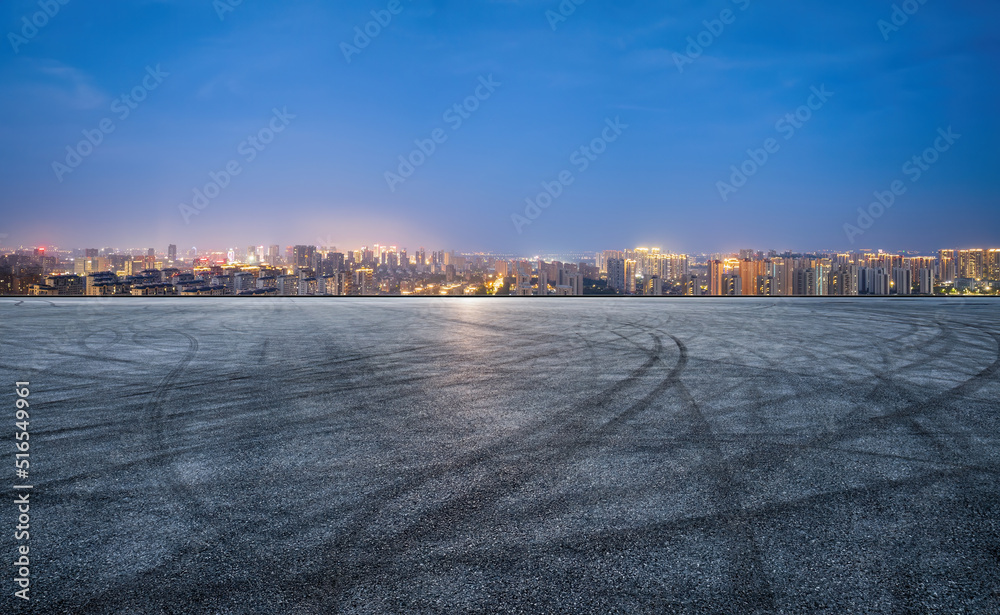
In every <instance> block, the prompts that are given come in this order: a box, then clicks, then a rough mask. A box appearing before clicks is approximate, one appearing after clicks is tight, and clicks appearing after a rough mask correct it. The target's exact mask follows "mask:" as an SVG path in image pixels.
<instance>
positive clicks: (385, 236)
mask: <svg viewBox="0 0 1000 615" xmlns="http://www.w3.org/2000/svg"><path fill="white" fill-rule="evenodd" d="M47 1H48V0H43V4H45V3H46V2H47ZM51 2H54V3H56V4H57V5H58V7H59V9H58V12H55V14H54V15H52V16H51V17H47V19H45V18H37V21H38V22H40V23H44V25H43V26H42V27H39V28H37V31H35V32H34V33H33V34H32V31H31V29H30V28H29V29H28V31H27V32H25V30H24V21H23V20H24V19H25V18H27V19H28V20H29V21H30V20H31V19H32V17H34V16H36V14H37V13H38V12H39V11H40V10H42V9H40V7H39V4H38V2H37V1H36V2H24V1H15V2H8V3H6V4H5V5H4V7H3V8H2V9H0V19H2V31H3V32H4V33H13V35H11V34H6V36H5V40H4V47H3V48H2V49H0V88H2V92H3V96H2V97H0V118H2V119H0V133H2V136H3V143H4V148H3V149H2V151H0V157H2V159H0V194H2V204H0V207H2V218H0V234H2V233H6V234H7V235H8V237H7V238H6V239H5V240H4V242H5V243H6V244H8V245H9V244H12V243H13V244H25V245H35V244H47V245H53V244H56V245H60V246H64V247H85V246H108V245H114V246H122V247H125V246H135V247H145V246H155V247H157V248H158V249H160V250H162V249H164V248H165V246H166V244H168V243H176V244H178V245H180V246H182V247H183V248H187V247H190V246H199V247H212V248H226V247H230V246H246V245H251V244H258V245H259V244H271V243H277V244H282V245H285V244H291V243H324V244H325V243H331V244H335V245H338V246H345V247H353V246H359V245H362V244H372V243H377V242H383V243H392V244H398V245H400V246H406V247H409V248H410V249H411V250H413V249H415V248H417V247H420V246H425V247H427V248H428V249H432V248H433V249H437V248H449V249H451V248H454V249H459V250H474V249H476V250H491V251H510V252H524V253H534V252H555V251H565V250H597V249H611V248H622V247H632V246H638V245H658V246H662V247H664V248H667V249H674V250H679V251H688V252H715V251H728V250H736V249H739V248H743V247H754V248H758V249H769V248H775V249H779V250H784V249H849V248H852V249H859V248H882V249H886V250H902V249H912V250H924V251H930V250H935V249H938V248H943V247H973V246H978V247H996V246H998V245H1000V233H998V230H1000V207H997V204H998V199H997V195H998V189H1000V179H998V178H1000V173H998V172H997V166H998V162H1000V155H998V143H1000V141H998V138H1000V129H998V128H1000V126H998V120H997V115H996V112H995V110H996V109H997V108H1000V104H998V103H1000V100H998V99H1000V96H998V94H1000V92H998V88H1000V86H998V79H997V69H998V67H1000V62H998V60H1000V38H998V37H997V36H996V35H995V28H996V25H997V24H998V23H1000V19H998V17H1000V5H997V4H995V3H985V2H978V1H957V2H944V0H926V2H925V3H924V4H923V5H919V3H915V4H914V6H919V9H918V10H917V11H916V12H915V13H913V14H912V15H907V19H906V22H905V23H901V25H900V26H899V27H898V30H894V31H884V30H880V27H879V21H880V20H884V21H885V22H889V21H890V20H891V16H892V13H893V3H892V2H881V1H871V0H867V1H863V2H862V1H859V0H848V1H844V2H840V3H815V4H813V3H809V4H805V5H804V4H803V3H799V2H790V1H789V2H785V1H777V2H762V1H760V0H738V1H733V0H719V1H714V2H671V3H664V2H654V1H632V2H615V3H613V4H612V3H608V2H599V1H598V0H587V1H586V2H584V3H583V4H581V5H578V6H575V5H574V6H575V10H574V11H573V12H572V14H568V15H567V16H565V19H564V20H559V21H556V20H554V19H553V18H552V15H553V14H558V11H559V10H560V2H558V1H543V0H537V1H536V0H521V1H517V0H507V1H501V0H493V1H484V0H480V1H468V0H466V1H464V2H459V1H457V0H455V1H448V0H439V1H434V0H426V1H421V0H412V1H411V0H399V9H398V14H395V15H391V20H388V23H387V25H385V26H378V27H376V26H375V25H374V24H371V23H370V22H372V21H373V20H374V19H375V17H373V15H372V11H376V12H377V13H378V12H380V11H386V10H387V8H392V7H390V2H389V0H377V1H371V2H368V1H364V2H362V1H342V2H318V1H306V0H286V1H283V2H276V1H264V0H256V1H254V0H244V1H243V2H242V3H240V4H238V5H237V6H235V7H229V8H231V9H232V10H226V11H224V12H221V13H220V9H219V5H220V3H226V2H228V0H220V2H212V0H173V1H168V0H160V1H156V0H133V1H131V2H125V1H115V0H110V1H106V2H101V3H93V2H83V1H82V0H68V2H66V4H65V5H62V4H58V0H51ZM226 6H228V4H227V5H226ZM726 10H728V11H731V12H730V13H723V11H726ZM549 11H553V12H555V13H550V12H549ZM50 12H53V9H52V8H50ZM564 12H565V13H569V11H568V10H567V11H564ZM220 14H221V17H220ZM381 17H382V19H383V21H387V19H386V13H381ZM723 18H724V19H723ZM715 20H719V22H718V23H713V22H714V21H715ZM706 21H708V22H709V24H708V25H706V24H705V22H706ZM722 21H728V22H730V23H722ZM897 22H901V20H900V19H899V18H898V16H897ZM553 25H554V26H555V27H554V28H553ZM366 26H367V27H368V29H369V32H372V33H377V35H376V36H374V37H371V39H370V40H369V41H368V42H367V44H366V46H365V47H364V48H363V49H362V48H360V46H359V47H357V48H356V49H355V51H356V52H357V53H354V52H350V53H349V55H350V56H351V57H350V61H348V59H347V58H346V57H345V48H344V44H345V43H347V44H351V45H353V42H354V40H355V38H356V33H357V31H356V30H355V28H360V29H362V30H363V29H364V28H365V27H366ZM709 28H711V29H712V30H715V32H716V33H717V34H713V33H711V32H709V31H708V30H709ZM25 34H31V36H26V35H25ZM886 35H887V36H886ZM699 36H700V37H701V40H702V42H706V41H707V42H710V44H709V45H708V46H707V47H705V48H704V49H702V50H701V52H700V54H699V52H698V49H697V48H694V47H690V43H689V40H688V37H691V39H692V40H695V41H697V40H698V38H699ZM886 38H888V40H886ZM359 42H360V43H362V44H364V43H365V41H364V40H363V39H359ZM15 48H16V49H15ZM689 52H692V53H690V55H687V54H688V53H689ZM678 58H684V59H682V60H680V61H679V60H678ZM679 64H680V66H681V67H682V68H683V70H681V68H679ZM157 67H159V70H158V72H159V75H160V77H159V78H158V79H159V81H157V79H153V78H147V75H149V74H150V72H148V71H150V70H152V72H153V73H156V72H157ZM164 73H166V76H164ZM491 77H492V82H493V83H495V84H499V85H495V86H493V87H492V88H491V90H492V91H490V90H486V89H483V88H480V83H481V81H480V80H481V79H482V80H487V82H488V81H489V80H490V78H491ZM144 80H145V85H144ZM154 84H155V89H146V86H148V85H154ZM824 87H825V90H826V91H828V92H831V93H832V95H831V96H830V97H829V98H828V100H826V101H825V102H822V103H818V99H816V98H813V99H812V100H810V95H811V92H812V88H824ZM135 88H139V91H138V94H139V96H140V97H143V96H144V100H142V102H139V103H132V105H133V106H134V107H135V108H134V109H132V108H128V111H129V113H128V115H127V117H123V115H124V113H123V109H125V108H126V107H128V106H129V105H128V104H127V103H126V102H124V101H123V100H122V99H121V96H122V95H128V94H129V93H130V92H132V91H133V90H134V89H135ZM477 88H479V89H478V92H479V94H481V95H482V96H481V98H484V99H469V100H471V103H474V104H471V107H475V110H474V111H471V112H465V115H467V116H468V117H465V118H462V123H461V125H460V126H456V123H457V122H454V121H449V118H450V120H454V118H455V114H454V113H455V112H453V113H452V115H450V116H446V112H447V111H448V110H449V109H452V108H453V107H454V105H456V104H459V105H462V104H464V103H465V101H466V100H467V99H468V98H469V97H470V96H475V94H476V92H477ZM808 102H812V103H813V104H814V107H816V108H815V109H811V110H809V111H808V113H807V115H808V120H807V121H804V122H801V123H800V127H798V128H796V129H795V132H794V135H791V136H790V138H786V137H787V136H789V135H788V130H787V126H788V125H787V124H785V125H784V128H785V130H780V129H779V126H781V125H780V124H778V122H779V121H780V120H781V119H782V118H783V117H784V116H785V115H786V114H788V113H794V112H796V110H797V109H799V108H800V107H801V106H802V105H805V104H807V103H808ZM275 109H277V110H278V111H279V112H281V113H280V115H281V117H282V118H283V119H282V120H281V121H279V122H278V123H274V122H273V121H272V119H273V118H274V117H275V115H274V110H275ZM800 112H801V110H800ZM290 116H294V118H291V117H290ZM616 118H617V120H618V122H619V124H621V125H624V126H627V128H623V129H622V130H621V131H620V132H621V134H620V135H615V136H616V138H615V140H614V141H613V142H607V143H600V142H598V143H597V144H596V145H597V146H598V149H603V151H602V153H600V155H594V154H592V155H591V156H590V158H592V159H588V160H587V162H588V165H587V167H586V168H585V169H583V168H581V167H582V165H581V164H579V162H580V160H581V154H580V153H579V148H581V147H583V146H588V144H592V143H593V142H594V140H595V139H602V138H603V136H608V135H609V134H611V133H608V132H606V131H605V127H606V126H607V122H608V121H611V122H614V121H615V120H616ZM105 119H106V120H108V122H110V124H109V123H107V122H105V124H104V126H105V127H109V126H110V127H113V132H109V133H107V134H103V133H102V131H101V125H102V120H105ZM286 124H287V125H286ZM272 125H273V126H272ZM269 127H278V128H281V129H282V130H281V132H277V133H275V134H270V135H269V134H267V130H268V129H269ZM948 127H952V129H953V132H954V133H956V134H959V135H961V137H960V138H958V139H957V140H953V141H954V143H952V144H951V145H950V146H949V147H948V149H947V151H944V152H940V151H939V152H937V153H936V154H935V155H934V156H933V157H932V158H934V159H935V161H934V162H933V164H930V165H927V169H926V170H924V171H922V172H921V174H920V177H919V180H918V181H913V176H912V175H907V174H906V173H904V170H903V165H904V163H906V162H907V161H909V160H911V159H912V157H913V156H915V155H922V154H923V152H925V150H927V148H930V147H933V146H934V143H935V140H936V139H937V138H938V136H939V133H938V130H939V129H947V128H948ZM95 130H96V131H98V132H97V133H95V132H94V131H95ZM261 130H264V131H265V133H264V135H263V137H264V138H265V139H268V140H269V142H268V143H267V144H266V145H260V146H259V147H257V148H254V147H253V146H252V145H248V144H245V142H246V140H247V139H248V137H251V136H252V135H259V134H260V131H261ZM436 130H438V131H440V132H438V133H436V134H437V136H439V137H442V136H443V139H442V140H443V142H441V143H436V144H435V146H434V152H433V154H431V155H430V156H425V157H424V160H422V161H421V157H420V155H417V156H415V158H414V160H417V161H421V162H422V164H420V165H419V166H415V167H414V169H413V173H412V175H411V176H410V177H408V178H407V179H406V180H405V181H404V182H401V183H400V182H392V181H391V178H390V180H387V177H386V173H387V172H391V173H397V174H398V172H399V170H400V169H399V168H398V167H399V166H400V162H399V157H400V156H404V157H408V156H410V154H411V153H412V152H413V151H414V150H415V149H417V143H416V142H417V141H424V142H425V143H424V145H425V148H426V147H428V146H427V144H426V140H427V139H432V135H434V134H435V131H436ZM83 131H88V132H89V133H90V134H91V136H92V137H93V136H95V135H96V134H98V133H101V135H102V137H103V138H102V139H100V141H101V142H100V144H99V145H97V146H96V147H93V148H88V147H87V146H86V145H84V146H83V148H82V149H81V148H80V142H81V141H82V140H83V139H84V138H85V135H84V134H83ZM271 137H273V140H271V139H270V138H271ZM768 139H774V140H775V143H776V144H777V145H778V148H777V151H775V152H773V153H771V154H768V159H767V161H766V163H764V164H762V165H757V167H758V168H756V170H755V171H756V172H755V173H754V175H753V176H752V177H749V178H747V181H746V183H745V185H743V186H742V187H740V188H738V189H737V190H736V191H735V192H733V191H728V192H727V191H726V190H724V189H723V190H722V192H727V194H726V198H725V200H724V199H723V198H722V197H721V196H720V185H719V182H726V183H731V179H732V178H731V175H732V170H731V167H732V166H734V165H735V166H737V167H739V166H741V165H742V164H743V163H744V162H745V161H747V160H748V159H749V158H750V154H748V151H747V150H758V149H761V148H762V147H763V146H764V144H765V142H766V141H767V140H768ZM93 140H97V139H96V137H95V138H94V139H93ZM939 143H941V142H940V141H939ZM68 147H69V148H70V149H71V150H73V149H75V150H77V151H76V153H77V154H80V153H86V154H87V155H85V156H81V157H80V159H79V160H75V159H73V158H72V154H71V153H70V152H68V151H67V148H68ZM248 147H249V148H251V149H254V150H255V151H254V153H255V157H254V158H253V159H252V160H249V156H248V155H247V152H248V151H249V150H248V149H247V148H248ZM91 149H92V150H93V151H90V150H91ZM574 152H577V154H576V155H575V156H574ZM932 153H933V152H932ZM758 156H759V154H758ZM574 160H575V161H576V162H575V163H574V162H573V161H574ZM68 162H74V163H77V164H76V166H75V167H73V168H72V170H71V171H67V170H66V169H67V168H68V167H69V166H70V165H69V164H68ZM230 163H234V164H236V165H237V166H236V167H235V168H238V169H239V175H236V176H235V177H231V179H230V181H229V182H228V184H227V185H226V186H225V187H223V188H222V189H221V190H219V191H218V195H217V196H215V197H214V198H212V199H209V200H208V201H207V206H205V207H204V208H203V209H196V211H197V213H192V211H191V209H187V214H188V215H187V216H186V218H187V219H185V215H184V214H183V208H181V207H180V206H181V204H185V205H187V206H192V201H193V199H194V190H195V189H196V188H197V189H202V190H204V189H205V187H206V184H209V183H210V182H211V181H213V180H212V178H211V176H210V174H211V173H214V174H215V177H216V178H219V177H221V176H220V175H219V173H220V172H223V171H224V170H225V169H226V166H227V165H228V164H230ZM60 164H61V165H66V166H65V167H60V166H59V165H60ZM754 164H755V165H756V163H754ZM752 166H753V165H751V166H750V167H748V168H752ZM566 172H569V173H570V175H571V177H572V183H571V184H569V185H566V186H563V187H562V190H561V192H559V191H558V190H553V191H554V192H559V196H558V197H557V198H555V199H552V203H551V205H549V206H548V207H546V208H545V209H537V210H530V208H529V211H526V207H527V203H526V199H527V198H531V199H533V200H534V199H535V198H536V197H537V195H538V194H539V193H540V192H541V191H542V189H543V188H542V184H543V182H544V183H548V184H550V185H552V182H557V181H558V178H559V176H560V174H561V173H562V174H564V177H566V175H565V173H566ZM897 180H898V181H901V182H903V185H904V186H905V188H906V192H905V193H904V194H902V195H900V196H899V197H898V198H897V199H896V202H895V203H894V205H893V206H892V207H891V208H890V209H888V210H886V211H885V212H884V214H883V215H881V216H879V217H877V218H875V219H873V220H872V224H871V225H870V226H869V227H868V228H866V229H864V233H863V234H862V235H855V236H853V239H854V242H853V243H852V242H851V241H849V237H848V233H846V232H845V228H844V225H845V224H852V225H855V226H857V225H858V217H859V213H858V208H859V207H863V208H866V209H867V208H868V206H869V204H870V203H871V202H872V201H873V200H874V193H875V192H876V191H885V190H889V189H890V186H891V185H892V183H893V182H894V181H897ZM220 183H225V182H222V181H220ZM390 183H392V184H393V188H394V190H391V189H390ZM209 190H210V191H211V190H212V188H209ZM543 202H545V203H546V204H547V199H543ZM529 214H531V215H529ZM512 216H521V218H517V217H514V218H512ZM532 218H533V219H532ZM528 222H530V223H528ZM858 228H860V227H858Z"/></svg>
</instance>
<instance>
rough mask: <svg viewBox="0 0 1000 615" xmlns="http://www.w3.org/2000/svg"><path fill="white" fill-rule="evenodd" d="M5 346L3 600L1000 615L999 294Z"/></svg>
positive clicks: (94, 609)
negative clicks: (15, 564)
mask: <svg viewBox="0 0 1000 615" xmlns="http://www.w3.org/2000/svg"><path fill="white" fill-rule="evenodd" d="M0 353H2V354H0V378H2V380H0V391H3V390H4V389H5V388H6V392H3V393H2V394H0V404H2V405H3V406H5V407H7V408H8V410H4V411H3V412H2V413H0V416H4V417H7V418H5V419H3V420H4V421H7V422H8V423H9V424H8V425H7V426H5V427H3V428H2V429H0V433H5V434H8V435H7V436H4V438H8V439H9V440H10V442H9V444H7V443H3V444H0V451H3V452H2V455H0V467H9V468H10V470H9V474H8V471H3V472H0V480H2V481H3V483H0V484H4V485H5V486H4V490H5V491H7V490H8V487H7V485H11V486H12V485H14V484H15V476H14V468H13V464H14V446H13V445H14V438H13V436H12V434H13V430H14V426H13V422H14V419H13V412H14V400H15V396H14V393H13V383H14V382H16V381H30V383H31V385H30V386H31V396H30V400H31V423H30V437H31V439H30V442H31V468H30V472H31V476H30V480H31V484H32V485H33V486H34V491H33V492H32V495H31V538H30V549H31V555H32V558H31V560H32V566H31V575H32V585H31V596H32V600H31V602H30V605H26V604H25V603H24V602H23V601H21V600H18V599H15V598H14V596H13V594H14V591H15V590H16V589H17V587H16V586H15V584H14V583H13V582H12V581H11V579H12V567H10V566H9V565H8V566H5V567H4V569H2V570H3V572H2V585H3V593H2V595H0V612H4V613H7V612H11V613H29V612H30V613H70V614H73V615H77V614H89V613H127V614H146V613H151V614H157V613H177V614H197V613H222V614H229V613H234V614H235V613H280V614H297V613H309V614H312V613H449V614H451V613H807V612H825V613H836V614H847V613H948V614H953V613H1000V521H998V520H1000V480H998V472H1000V441H998V438H1000V416H998V411H1000V395H998V394H1000V302H996V301H990V300H985V301H962V300H955V301H941V300H927V299H923V300H893V301H890V300H860V299H845V300H833V299H830V300H826V299H816V300H771V299H759V300H757V299H748V300H735V301H712V300H700V299H699V300H667V301H649V300H641V299H637V300H628V299H626V300H615V299H598V300H593V299H588V300H583V299H568V300H545V299H534V300H520V301H519V300H503V299H462V300H443V299H442V300H435V299H428V300H421V299H414V300H392V299H358V300H324V299H317V300H308V299H288V300H282V299H264V300H233V299H230V300H221V299H220V300H216V299H208V300H200V301H197V300H147V299H136V300H118V301H71V300H67V299H61V300H60V299H53V300H52V301H41V300H31V299H25V300H23V301H22V300H16V299H10V298H6V299H3V298H0ZM12 498H13V496H11V497H10V498H8V497H5V498H4V500H5V501H7V502H8V504H6V505H3V506H0V522H2V524H3V525H2V526H0V534H2V539H0V548H2V550H3V551H2V553H0V557H2V559H0V561H5V562H9V561H13V560H12V558H14V557H15V554H14V549H15V548H16V545H15V542H14V540H13V538H14V536H13V528H14V525H15V524H16V516H17V513H16V511H15V507H14V505H13V502H12Z"/></svg>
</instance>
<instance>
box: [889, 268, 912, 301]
mask: <svg viewBox="0 0 1000 615" xmlns="http://www.w3.org/2000/svg"><path fill="white" fill-rule="evenodd" d="M892 292H893V293H894V294H896V295H911V294H913V272H912V271H910V270H909V268H907V267H895V268H893V270H892Z"/></svg>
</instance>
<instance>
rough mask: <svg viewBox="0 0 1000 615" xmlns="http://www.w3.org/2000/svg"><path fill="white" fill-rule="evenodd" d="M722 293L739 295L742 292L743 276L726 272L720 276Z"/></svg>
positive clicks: (732, 295) (729, 295) (730, 295)
mask: <svg viewBox="0 0 1000 615" xmlns="http://www.w3.org/2000/svg"><path fill="white" fill-rule="evenodd" d="M721 283H722V293H721V294H722V295H723V296H725V297H739V296H741V295H742V294H743V278H741V277H740V274H738V273H727V274H724V275H723V276H722V280H721Z"/></svg>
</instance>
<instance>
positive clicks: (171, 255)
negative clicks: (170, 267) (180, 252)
mask: <svg viewBox="0 0 1000 615" xmlns="http://www.w3.org/2000/svg"><path fill="white" fill-rule="evenodd" d="M176 260H177V246H175V245H174V244H170V245H169V246H167V262H169V263H173V262H175V261H176Z"/></svg>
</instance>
